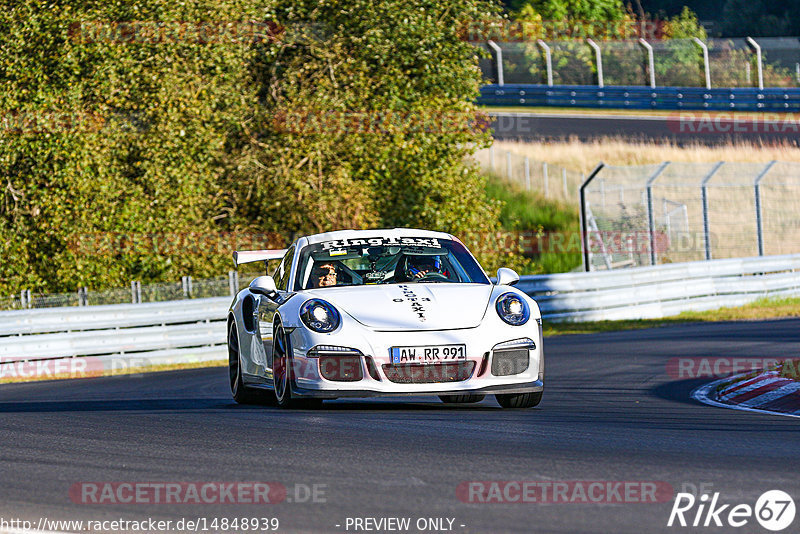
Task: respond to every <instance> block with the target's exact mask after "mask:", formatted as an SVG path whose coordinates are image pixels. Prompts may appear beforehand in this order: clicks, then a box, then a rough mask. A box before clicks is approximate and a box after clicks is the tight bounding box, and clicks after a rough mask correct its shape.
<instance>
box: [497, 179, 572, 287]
mask: <svg viewBox="0 0 800 534" xmlns="http://www.w3.org/2000/svg"><path fill="white" fill-rule="evenodd" d="M486 194H487V196H488V197H489V198H490V199H493V200H500V201H501V202H502V206H503V207H502V210H501V211H500V225H501V226H502V228H503V230H505V231H507V232H526V233H528V232H530V233H531V234H538V235H545V234H547V235H552V234H561V235H563V236H573V235H579V234H580V227H579V224H580V223H579V217H578V210H577V207H576V206H570V205H568V204H565V203H563V202H559V201H557V200H552V199H547V198H545V197H544V195H543V194H542V193H541V192H540V191H538V190H533V191H528V190H526V189H523V188H522V187H520V186H519V185H518V184H515V183H512V182H509V181H506V180H504V179H502V178H500V177H498V176H497V175H494V174H490V175H489V181H488V184H487V186H486ZM527 257H528V259H529V260H530V261H529V263H528V264H526V265H525V266H524V267H525V268H524V270H521V271H520V274H546V273H563V272H568V271H571V270H572V269H574V268H576V267H578V266H580V265H581V253H580V250H576V251H574V252H573V251H570V252H561V251H559V252H543V253H541V254H528V255H527ZM514 267H515V268H518V267H519V266H514Z"/></svg>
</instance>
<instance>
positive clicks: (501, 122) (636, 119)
mask: <svg viewBox="0 0 800 534" xmlns="http://www.w3.org/2000/svg"><path fill="white" fill-rule="evenodd" d="M490 116H491V119H492V121H491V127H492V130H493V134H492V135H493V137H494V138H495V139H500V140H520V141H543V140H544V141H558V140H564V139H577V140H580V141H592V140H596V139H602V138H608V137H613V138H620V139H624V140H630V141H662V142H663V141H668V142H670V143H673V144H676V145H690V144H703V145H718V144H725V143H730V142H746V143H751V144H752V143H764V144H790V145H797V144H798V142H800V121H798V119H797V117H796V116H794V115H792V116H789V115H782V116H780V117H779V116H777V114H774V113H773V114H768V113H767V114H764V116H763V117H762V116H758V115H754V114H752V115H749V116H745V117H741V116H738V115H737V116H734V115H732V114H718V113H717V114H715V115H704V114H703V112H684V114H683V115H681V114H679V112H677V111H676V112H675V113H674V114H672V115H658V116H636V115H622V114H618V115H615V114H614V112H613V111H611V110H610V111H609V112H608V114H606V115H597V114H581V113H580V112H579V111H576V112H574V113H549V114H548V113H547V112H544V111H536V112H532V113H514V112H491V113H490Z"/></svg>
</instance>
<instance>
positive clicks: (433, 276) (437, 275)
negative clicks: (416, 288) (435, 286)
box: [417, 272, 450, 282]
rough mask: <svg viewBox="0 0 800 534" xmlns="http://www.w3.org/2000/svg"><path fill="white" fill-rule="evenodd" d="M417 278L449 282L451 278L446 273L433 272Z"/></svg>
mask: <svg viewBox="0 0 800 534" xmlns="http://www.w3.org/2000/svg"><path fill="white" fill-rule="evenodd" d="M417 280H447V281H448V282H449V281H450V279H449V278H448V277H446V276H445V275H443V274H442V273H433V272H428V273H425V276H423V277H421V278H417Z"/></svg>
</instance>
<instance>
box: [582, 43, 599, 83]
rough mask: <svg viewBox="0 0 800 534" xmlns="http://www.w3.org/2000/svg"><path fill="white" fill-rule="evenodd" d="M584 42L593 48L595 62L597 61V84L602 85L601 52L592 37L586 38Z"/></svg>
mask: <svg viewBox="0 0 800 534" xmlns="http://www.w3.org/2000/svg"><path fill="white" fill-rule="evenodd" d="M586 42H587V43H589V46H591V47H592V48H593V49H594V57H595V62H596V63H597V86H598V87H603V53H602V52H601V51H600V45H598V44H597V43H595V42H594V41H593V40H592V39H586Z"/></svg>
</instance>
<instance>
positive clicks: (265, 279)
mask: <svg viewBox="0 0 800 534" xmlns="http://www.w3.org/2000/svg"><path fill="white" fill-rule="evenodd" d="M249 287H250V291H251V292H252V293H255V294H256V295H264V296H265V297H268V298H271V297H273V296H275V293H277V291H278V288H277V287H276V286H275V280H274V279H273V278H272V277H271V276H259V277H258V278H256V279H255V280H253V281H252V282H250V286H249Z"/></svg>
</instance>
